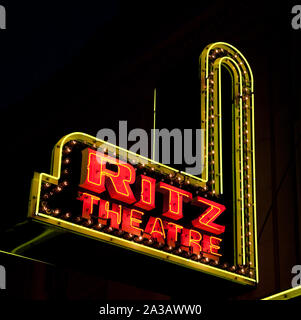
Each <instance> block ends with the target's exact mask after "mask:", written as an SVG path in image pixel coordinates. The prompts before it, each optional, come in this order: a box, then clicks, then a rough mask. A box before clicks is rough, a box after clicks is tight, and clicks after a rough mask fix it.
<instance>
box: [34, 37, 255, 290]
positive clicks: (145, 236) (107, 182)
mask: <svg viewBox="0 0 301 320" xmlns="http://www.w3.org/2000/svg"><path fill="white" fill-rule="evenodd" d="M222 66H223V67H226V68H227V69H228V70H229V72H230V73H231V75H232V80H233V82H232V85H233V94H234V100H233V101H234V102H233V106H232V111H231V110H229V112H232V114H233V119H234V120H233V130H232V131H233V132H232V134H233V143H232V154H233V156H232V158H233V174H232V176H233V201H232V200H231V205H230V206H228V205H227V204H226V202H225V201H224V199H223V165H222V151H223V146H222V128H221V124H222V121H221V114H222V113H221V107H222V105H221V104H222V102H221V67H222ZM200 75H201V108H202V118H201V128H202V129H203V130H204V132H205V137H206V139H205V144H204V155H205V168H204V170H203V172H202V175H201V176H200V177H197V176H192V175H190V174H187V173H185V172H182V171H179V170H176V169H174V168H172V167H169V166H166V165H164V164H161V163H158V162H156V161H153V160H150V159H147V158H145V157H143V156H140V155H137V154H134V153H132V152H130V151H128V150H125V149H122V148H120V147H118V146H114V145H112V144H110V143H107V142H105V141H102V140H99V139H96V138H95V137H92V136H89V135H87V134H84V133H72V134H69V135H67V136H65V137H63V138H62V139H61V140H60V141H59V142H58V143H57V144H56V146H55V147H54V150H53V159H52V168H51V174H46V173H35V174H34V178H33V181H32V187H31V195H30V203H29V217H31V218H33V219H34V220H37V221H39V222H43V223H47V224H49V225H55V226H57V227H61V228H65V229H68V230H70V231H73V232H76V233H79V234H82V235H86V236H89V237H93V238H95V239H99V240H101V241H104V242H107V243H111V244H114V245H118V246H121V247H124V248H127V249H131V250H134V251H137V252H141V253H144V254H147V255H150V256H153V257H156V258H160V259H163V260H166V261H169V262H173V263H176V264H178V265H181V266H184V267H188V268H191V269H195V270H199V271H203V272H205V273H207V274H211V275H215V276H218V277H222V278H225V279H228V280H232V281H235V282H239V283H242V284H249V285H252V284H255V283H256V282H258V271H257V242H256V233H257V231H256V201H255V150H254V145H255V141H254V94H253V76H252V72H251V69H250V67H249V65H248V63H247V61H246V59H245V58H244V57H243V55H242V54H241V53H240V52H239V51H238V50H237V49H235V48H234V47H233V46H231V45H229V44H226V43H223V42H218V43H214V44H211V45H209V46H207V47H206V48H205V50H204V51H203V53H202V55H201V56H200Z"/></svg>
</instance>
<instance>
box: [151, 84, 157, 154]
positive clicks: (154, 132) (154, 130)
mask: <svg viewBox="0 0 301 320" xmlns="http://www.w3.org/2000/svg"><path fill="white" fill-rule="evenodd" d="M156 97H157V90H156V88H155V89H154V129H153V157H152V159H153V160H155V151H156V148H155V147H156V104H157V102H156Z"/></svg>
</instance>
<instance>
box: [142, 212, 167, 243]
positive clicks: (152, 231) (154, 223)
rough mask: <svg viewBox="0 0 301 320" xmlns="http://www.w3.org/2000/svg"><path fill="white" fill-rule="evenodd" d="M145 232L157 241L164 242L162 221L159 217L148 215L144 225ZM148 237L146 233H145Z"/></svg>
mask: <svg viewBox="0 0 301 320" xmlns="http://www.w3.org/2000/svg"><path fill="white" fill-rule="evenodd" d="M145 233H147V234H149V235H150V236H151V237H152V238H153V239H156V240H157V241H158V242H159V243H164V242H165V231H164V228H163V222H162V220H161V219H160V218H154V217H150V218H149V220H148V223H147V225H146V227H145ZM145 236H146V238H148V237H149V236H148V235H145Z"/></svg>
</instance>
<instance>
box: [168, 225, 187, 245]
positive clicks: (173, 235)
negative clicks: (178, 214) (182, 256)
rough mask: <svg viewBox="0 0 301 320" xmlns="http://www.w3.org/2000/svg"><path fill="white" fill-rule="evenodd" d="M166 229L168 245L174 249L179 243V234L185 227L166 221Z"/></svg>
mask: <svg viewBox="0 0 301 320" xmlns="http://www.w3.org/2000/svg"><path fill="white" fill-rule="evenodd" d="M164 227H165V228H166V229H167V245H168V246H170V247H173V248H174V247H175V246H176V242H177V241H178V233H180V232H181V229H183V227H182V226H180V225H178V224H175V223H173V222H166V221H164Z"/></svg>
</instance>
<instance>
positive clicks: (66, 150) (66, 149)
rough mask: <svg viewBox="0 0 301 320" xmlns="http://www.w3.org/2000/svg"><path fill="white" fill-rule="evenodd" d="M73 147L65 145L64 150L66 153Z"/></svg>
mask: <svg viewBox="0 0 301 320" xmlns="http://www.w3.org/2000/svg"><path fill="white" fill-rule="evenodd" d="M71 151H72V149H71V148H70V147H65V149H64V152H65V153H70V152H71Z"/></svg>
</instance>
